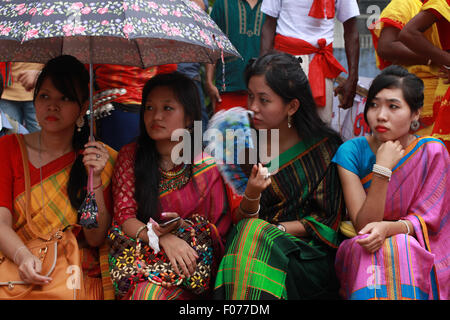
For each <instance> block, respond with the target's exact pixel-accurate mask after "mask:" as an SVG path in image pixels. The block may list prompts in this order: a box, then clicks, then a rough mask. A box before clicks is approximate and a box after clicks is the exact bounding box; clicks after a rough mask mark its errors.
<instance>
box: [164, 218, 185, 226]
mask: <svg viewBox="0 0 450 320" xmlns="http://www.w3.org/2000/svg"><path fill="white" fill-rule="evenodd" d="M180 219H181V218H180V217H176V218H173V219H170V220H167V221H164V222H161V223H159V226H160V227H167V226H168V225H169V224H171V223H173V222H175V221H178V220H180Z"/></svg>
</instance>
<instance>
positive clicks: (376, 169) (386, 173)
mask: <svg viewBox="0 0 450 320" xmlns="http://www.w3.org/2000/svg"><path fill="white" fill-rule="evenodd" d="M372 172H373V173H377V174H379V175H381V176H383V177H386V178H387V179H388V181H391V176H392V171H391V170H390V169H388V168H386V167H383V166H380V165H378V164H376V163H375V164H374V165H373V169H372Z"/></svg>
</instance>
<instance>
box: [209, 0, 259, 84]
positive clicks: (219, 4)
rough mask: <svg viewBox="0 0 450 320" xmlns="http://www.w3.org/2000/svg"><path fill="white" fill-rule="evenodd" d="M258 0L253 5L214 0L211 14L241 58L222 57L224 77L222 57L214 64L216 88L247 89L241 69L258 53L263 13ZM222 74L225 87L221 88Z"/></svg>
mask: <svg viewBox="0 0 450 320" xmlns="http://www.w3.org/2000/svg"><path fill="white" fill-rule="evenodd" d="M261 4H262V0H259V1H258V2H257V3H256V5H255V6H254V7H253V9H252V8H251V7H250V5H249V4H248V3H247V1H245V0H216V1H215V2H214V5H213V8H212V11H211V18H212V19H213V20H214V21H215V22H216V24H217V25H218V26H219V28H220V29H221V30H222V31H223V32H224V33H225V34H226V35H227V37H228V39H230V41H231V43H233V45H234V46H235V48H236V50H237V51H239V53H240V54H241V56H242V58H243V59H240V58H237V57H228V58H225V77H223V75H222V70H223V66H222V61H221V60H218V61H217V65H216V86H217V88H218V89H219V92H234V91H241V90H247V86H246V85H245V81H244V70H245V66H246V65H247V63H248V61H249V60H250V59H251V58H257V57H258V56H259V46H260V38H261V28H262V25H263V23H264V17H265V15H264V14H263V13H262V12H261ZM223 78H225V91H224V90H223V88H222V85H223Z"/></svg>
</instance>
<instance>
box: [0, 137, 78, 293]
mask: <svg viewBox="0 0 450 320" xmlns="http://www.w3.org/2000/svg"><path fill="white" fill-rule="evenodd" d="M16 137H17V139H18V141H19V146H20V150H21V152H22V160H23V168H24V171H25V197H26V204H27V207H26V220H27V225H28V226H29V228H30V230H31V233H32V235H33V239H32V240H30V241H29V242H26V243H25V245H26V246H27V248H28V249H29V250H30V251H31V253H33V255H35V256H36V257H38V258H39V259H40V260H41V262H42V272H41V274H42V275H45V276H48V277H51V278H52V281H51V282H50V283H49V284H48V285H45V286H36V285H33V284H28V283H25V282H24V281H22V279H21V278H20V276H19V271H18V266H17V265H16V264H15V263H14V262H13V261H11V260H10V259H8V258H7V257H6V256H4V255H3V253H2V252H0V300H12V299H73V298H74V297H76V293H77V292H78V291H79V290H77V289H79V287H80V286H81V272H79V277H80V281H79V282H78V283H76V284H75V285H72V283H70V280H72V278H71V273H70V272H69V273H67V272H68V271H70V270H73V269H75V268H74V267H73V266H79V261H80V259H79V258H80V257H79V249H78V244H77V240H76V238H75V236H74V235H73V233H72V232H71V231H67V232H62V231H60V230H57V231H55V232H53V234H49V235H43V234H41V233H40V232H39V231H38V230H36V228H35V227H34V225H33V222H32V220H31V212H30V211H31V208H30V206H31V184H30V172H29V169H28V154H27V150H26V148H25V144H24V141H23V137H22V136H19V135H16ZM59 247H63V248H60V250H59V251H65V252H64V253H63V252H58V249H59ZM61 249H64V250H61ZM68 253H69V255H70V257H67V254H68ZM71 266H72V267H71ZM79 268H80V267H79ZM80 270H81V268H80ZM57 274H58V275H59V276H57ZM72 276H78V275H72ZM68 280H69V281H68ZM36 287H40V288H39V290H33V289H35V288H36ZM36 289H37V288H36Z"/></svg>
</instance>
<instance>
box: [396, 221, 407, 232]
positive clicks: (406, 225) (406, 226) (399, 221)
mask: <svg viewBox="0 0 450 320" xmlns="http://www.w3.org/2000/svg"><path fill="white" fill-rule="evenodd" d="M398 221H399V222H403V223H404V224H405V226H406V230H408V231H407V232H406V234H407V235H408V234H409V225H408V222H406V221H405V220H398Z"/></svg>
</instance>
